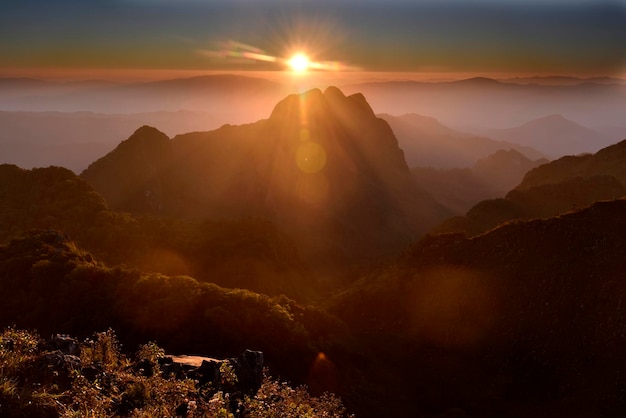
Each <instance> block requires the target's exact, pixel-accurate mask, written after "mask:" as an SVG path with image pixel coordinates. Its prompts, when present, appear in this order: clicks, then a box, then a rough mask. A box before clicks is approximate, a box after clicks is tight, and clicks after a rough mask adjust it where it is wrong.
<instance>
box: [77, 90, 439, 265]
mask: <svg viewBox="0 0 626 418" xmlns="http://www.w3.org/2000/svg"><path fill="white" fill-rule="evenodd" d="M81 177H82V178H84V179H85V180H86V181H87V182H89V183H90V184H91V185H92V186H93V187H94V188H95V190H97V191H98V192H99V193H101V194H102V195H103V196H104V198H105V199H106V201H107V203H108V204H109V205H110V206H111V207H112V208H114V209H120V210H126V211H131V212H134V213H153V214H160V215H168V216H174V217H183V218H211V219H233V218H241V217H246V216H260V217H263V218H266V219H269V220H271V221H272V222H274V223H275V224H276V225H277V226H278V227H279V228H280V229H281V230H283V231H285V233H287V234H288V235H290V236H291V238H292V239H293V240H294V241H295V242H296V244H297V245H298V246H299V247H300V248H301V249H302V250H303V251H304V253H305V254H307V255H308V256H309V257H312V259H313V260H317V262H318V263H319V266H323V265H324V264H325V263H331V264H336V263H339V262H341V263H343V262H345V261H346V260H356V259H359V260H364V259H367V258H371V257H374V258H375V257H378V256H381V255H383V254H391V253H393V252H394V251H397V250H399V249H400V248H402V246H403V245H406V244H407V243H408V242H410V241H411V240H412V239H414V238H415V237H417V236H419V235H420V234H421V233H423V232H425V231H426V230H427V228H428V227H429V226H432V225H434V223H436V222H437V221H438V220H440V219H443V218H442V217H443V216H445V214H446V213H448V212H447V211H446V210H445V209H443V208H442V207H441V206H440V205H439V204H437V203H436V202H435V201H434V200H433V199H432V197H430V196H429V195H428V194H426V193H425V192H423V191H421V190H420V189H418V188H417V187H416V186H415V185H414V183H413V180H412V178H411V174H410V172H409V169H408V167H407V165H406V162H405V161H404V158H403V153H402V150H400V148H399V147H398V143H397V141H396V138H395V136H394V134H393V132H392V130H391V128H390V127H389V125H388V124H387V123H386V122H385V121H384V120H382V119H379V118H377V117H376V116H375V114H374V112H373V111H372V109H371V108H370V107H369V105H368V103H367V102H366V100H365V98H364V97H363V96H362V95H359V94H355V95H352V96H348V97H346V96H344V95H343V93H342V92H341V91H340V90H339V89H337V88H333V87H329V88H328V89H326V91H325V92H323V93H322V91H320V90H318V89H314V90H310V91H308V92H305V93H302V94H300V95H290V96H288V97H287V98H285V99H284V100H282V101H281V102H279V103H278V104H277V105H276V107H275V108H274V110H273V112H272V114H271V116H270V118H269V119H267V120H261V121H259V122H256V123H254V124H249V125H242V126H224V127H222V128H220V129H218V130H215V131H211V132H205V133H190V134H185V135H179V136H176V137H174V138H173V139H171V140H170V139H169V138H168V137H167V136H166V135H164V134H162V133H160V132H159V131H157V130H156V129H154V128H149V127H143V128H141V129H139V130H138V131H137V132H135V134H133V135H132V136H131V137H130V138H129V139H128V140H126V141H124V142H122V143H121V144H120V145H119V146H118V147H117V148H116V149H115V150H114V151H112V152H111V153H109V154H108V155H106V156H105V157H103V158H101V159H100V160H98V161H96V162H94V163H93V164H91V165H90V166H89V168H88V169H87V170H85V171H84V172H83V173H82V175H81Z"/></svg>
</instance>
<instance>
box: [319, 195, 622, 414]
mask: <svg viewBox="0 0 626 418" xmlns="http://www.w3.org/2000/svg"><path fill="white" fill-rule="evenodd" d="M624 213H626V200H616V201H610V202H600V203H596V204H594V205H592V206H591V207H589V208H586V209H583V210H580V211H577V212H573V213H570V214H567V215H563V216H560V217H556V218H551V219H546V220H534V221H527V222H520V221H518V222H514V223H509V224H506V225H503V226H501V227H499V228H496V229H494V230H492V231H490V232H488V233H485V234H483V235H480V236H478V237H475V238H471V239H468V238H466V237H463V236H461V235H458V234H451V235H439V236H429V237H426V238H424V239H422V240H420V241H418V242H417V243H415V244H414V245H412V246H411V247H410V248H409V249H408V250H407V251H406V252H405V254H404V255H403V256H402V257H401V258H399V259H398V260H397V262H396V263H394V265H392V266H390V267H388V268H385V269H381V270H379V271H375V272H372V273H371V274H370V275H368V276H366V277H364V278H363V279H362V280H361V281H360V282H358V283H357V284H355V285H354V286H352V287H351V288H349V289H346V290H345V292H344V293H342V294H340V295H338V296H337V297H336V299H335V300H333V301H332V302H330V303H329V306H330V309H331V312H333V313H335V314H336V315H338V316H340V317H341V318H342V319H344V320H345V321H346V322H347V323H348V325H349V326H350V327H351V329H352V330H353V331H355V332H357V333H358V334H360V335H361V336H362V338H363V340H364V341H370V343H371V344H374V341H380V343H381V345H382V341H384V340H386V341H387V344H388V345H390V344H394V343H392V341H395V344H398V346H402V347H403V349H402V351H401V352H402V358H397V359H396V361H395V362H393V363H391V362H390V364H394V365H396V368H395V369H393V372H390V373H395V374H397V376H404V378H400V377H398V379H400V380H403V379H404V381H411V382H413V383H412V386H413V388H414V392H413V393H414V396H415V397H414V401H415V402H416V403H417V404H419V405H421V407H422V408H428V407H429V406H430V407H431V408H433V409H437V408H442V407H443V408H444V409H445V408H448V410H451V409H454V408H456V409H458V410H461V411H463V412H464V413H465V416H499V417H514V416H520V414H521V416H576V417H584V416H594V417H595V416H618V415H619V414H620V412H619V411H620V410H621V407H622V406H623V397H622V395H621V387H622V385H623V377H622V376H623V374H624V372H625V371H626V370H625V366H624V363H623V361H622V358H623V356H622V351H623V350H622V346H623V344H624V343H625V341H624V340H625V338H626V337H625V335H624V333H623V332H622V330H623V329H624V326H625V325H626V322H625V321H626V319H625V318H624V316H623V315H622V314H621V313H620V312H621V309H620V304H621V300H623V298H624V296H625V295H626V283H625V282H624V280H622V276H623V274H622V271H623V268H624V264H623V261H622V260H623V253H624V250H623V249H624V248H625V246H626V242H625V239H626V238H625V237H626V217H624ZM372 306H376V309H375V310H374V309H371V307H372ZM364 312H367V314H364ZM392 352H394V349H389V351H388V352H387V354H388V355H391V353H392ZM390 367H391V366H390ZM421 379H424V380H426V381H427V382H424V381H422V380H421ZM444 405H445V406H444ZM459 416H464V415H463V414H461V413H460V412H459Z"/></svg>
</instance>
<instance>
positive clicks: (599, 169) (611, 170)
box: [517, 140, 626, 190]
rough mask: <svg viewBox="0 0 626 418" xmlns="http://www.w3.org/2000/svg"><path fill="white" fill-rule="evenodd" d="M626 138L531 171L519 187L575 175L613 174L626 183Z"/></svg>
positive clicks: (560, 180) (541, 183) (554, 181)
mask: <svg viewBox="0 0 626 418" xmlns="http://www.w3.org/2000/svg"><path fill="white" fill-rule="evenodd" d="M625 162H626V140H624V141H621V142H618V143H617V144H614V145H611V146H608V147H606V148H603V149H602V150H600V151H598V152H597V153H595V154H593V155H581V156H568V157H563V158H560V159H558V160H555V161H552V162H551V163H550V164H546V165H544V166H541V167H537V168H536V169H534V170H532V171H530V172H529V173H528V174H527V175H526V176H525V177H524V179H523V181H522V182H521V184H520V185H519V186H518V187H517V188H518V189H520V190H523V189H528V188H530V187H535V186H539V185H543V184H556V183H560V182H562V181H564V180H568V179H571V178H574V177H589V176H593V175H608V176H613V177H615V178H616V179H617V180H619V181H620V183H622V184H625V185H626V166H625V165H624V163H625Z"/></svg>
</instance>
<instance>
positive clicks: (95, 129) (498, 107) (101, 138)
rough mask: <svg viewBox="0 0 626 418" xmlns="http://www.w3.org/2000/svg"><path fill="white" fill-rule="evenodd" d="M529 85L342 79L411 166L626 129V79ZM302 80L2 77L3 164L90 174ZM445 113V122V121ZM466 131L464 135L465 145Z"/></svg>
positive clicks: (568, 142)
mask: <svg viewBox="0 0 626 418" xmlns="http://www.w3.org/2000/svg"><path fill="white" fill-rule="evenodd" d="M524 83H525V81H524ZM529 83H530V84H521V83H519V82H516V83H513V82H507V81H506V80H504V81H502V80H501V81H498V80H493V79H488V78H474V79H468V80H460V81H455V82H416V81H381V82H369V83H361V84H353V85H344V86H343V87H342V89H343V90H344V91H345V92H347V93H350V94H352V93H363V94H364V95H365V97H367V99H368V102H369V103H370V104H371V105H372V108H373V109H374V110H375V112H376V113H378V114H381V115H382V117H384V118H386V119H387V120H388V122H389V123H390V124H391V125H392V127H393V129H394V132H395V133H396V136H397V138H398V140H399V141H400V144H401V148H402V149H403V150H404V151H405V155H406V158H407V162H408V163H409V166H410V167H413V166H422V167H428V166H432V167H435V168H465V167H471V166H472V165H473V164H474V163H475V162H476V161H477V160H478V159H479V158H484V157H486V156H487V155H489V154H491V153H493V152H495V151H497V150H498V149H517V150H518V151H520V152H521V153H522V154H524V155H526V156H527V157H528V158H530V159H537V158H540V155H539V154H535V153H534V151H530V150H529V149H527V148H522V147H528V146H530V147H532V148H535V149H536V150H537V151H538V152H540V153H541V154H543V155H546V156H548V157H550V158H558V157H560V156H563V155H571V154H578V153H580V152H595V151H597V150H598V149H600V148H602V147H604V146H607V145H609V144H611V143H614V142H617V141H619V140H621V139H623V138H625V137H626V122H624V119H623V115H622V112H621V109H623V108H625V107H626V85H623V84H620V83H617V82H612V80H607V79H598V80H595V79H571V78H555V79H552V78H549V79H543V78H541V79H538V80H534V81H533V80H532V79H531V80H530V81H529ZM545 84H549V85H545ZM294 88H295V87H294V86H293V85H287V84H284V83H281V82H278V81H269V80H266V79H262V78H254V77H245V76H235V75H228V74H222V75H207V76H199V77H194V78H188V79H173V80H163V81H156V82H142V83H138V82H133V83H114V82H108V81H98V80H92V81H68V82H53V81H42V80H34V79H8V78H4V79H2V78H0V112H8V113H3V114H2V116H0V118H1V119H2V124H3V127H4V129H3V130H2V132H1V133H0V151H1V152H0V156H1V157H2V160H1V162H4V163H13V164H18V165H20V166H23V167H25V168H30V167H36V166H47V165H62V166H65V167H68V168H70V169H72V170H74V171H76V172H79V171H80V170H82V169H84V168H85V167H86V166H87V165H88V164H89V163H90V162H91V161H93V159H94V158H95V157H96V156H97V155H101V154H102V153H103V152H106V151H108V150H110V149H112V148H113V147H114V146H115V145H116V144H117V143H118V142H119V141H120V139H122V138H127V137H128V136H129V135H130V134H131V133H132V132H133V131H134V130H135V129H136V128H137V126H141V125H144V124H145V125H150V126H155V127H156V128H157V129H160V130H161V131H163V132H165V133H166V134H167V135H168V136H170V137H171V136H174V135H176V134H180V133H183V132H190V131H207V130H211V129H215V128H217V127H219V126H222V125H224V124H242V123H251V122H255V121H257V120H260V119H266V118H267V117H268V116H269V114H270V111H271V109H272V107H273V106H274V104H275V103H277V102H278V101H279V100H280V99H282V98H283V97H285V96H286V95H288V94H290V93H294V92H296V91H294ZM296 89H297V88H296ZM17 111H19V112H20V113H15V112H17ZM29 112H35V113H29ZM88 112H92V113H94V114H95V115H94V114H91V113H88ZM178 112H182V113H178ZM386 115H404V116H393V117H392V116H386ZM408 115H415V116H408ZM417 115H428V116H429V117H432V118H436V120H435V121H433V120H431V121H428V120H426V119H424V117H421V116H417ZM548 115H562V118H563V119H561V120H557V117H556V116H552V117H547V116H548ZM127 118H128V119H132V120H133V121H136V122H137V124H134V125H133V124H131V123H129V122H128V121H127ZM395 118H400V119H401V120H396V119H395ZM420 118H421V119H420ZM544 118H546V120H544V121H543V123H539V121H540V120H542V119H544ZM564 119H566V120H564ZM529 121H530V122H529ZM532 121H536V122H532ZM437 123H438V124H441V125H443V126H439V127H438V128H436V127H435V126H434V125H436V124H437ZM52 124H54V125H55V126H52ZM131 125H132V126H131ZM25 127H26V128H25ZM494 128H497V129H494ZM466 133H467V134H466ZM465 134H466V135H467V137H466V138H465V142H463V143H460V142H458V143H457V141H456V139H457V138H459V137H460V136H462V135H465ZM418 135H419V137H418ZM493 140H496V141H500V142H506V143H507V144H499V145H498V144H496V143H494V142H493ZM461 144H463V145H465V147H463V146H462V145H461Z"/></svg>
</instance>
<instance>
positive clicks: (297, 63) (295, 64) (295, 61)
mask: <svg viewBox="0 0 626 418" xmlns="http://www.w3.org/2000/svg"><path fill="white" fill-rule="evenodd" d="M287 65H289V67H290V68H291V69H292V70H293V71H295V72H297V73H303V72H305V71H306V70H308V69H309V67H310V66H311V61H310V60H309V57H307V56H306V55H305V54H303V53H301V52H298V53H297V54H294V55H292V56H291V58H289V60H288V61H287Z"/></svg>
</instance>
